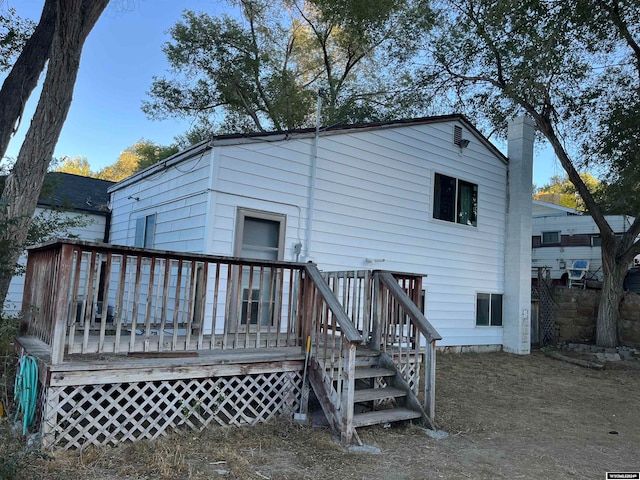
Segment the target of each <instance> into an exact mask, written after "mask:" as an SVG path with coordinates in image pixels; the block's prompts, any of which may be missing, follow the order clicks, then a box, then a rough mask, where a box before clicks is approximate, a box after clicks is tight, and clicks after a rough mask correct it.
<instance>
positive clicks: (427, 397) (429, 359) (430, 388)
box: [424, 340, 436, 422]
mask: <svg viewBox="0 0 640 480" xmlns="http://www.w3.org/2000/svg"><path fill="white" fill-rule="evenodd" d="M425 364H426V365H425V366H424V411H425V412H427V415H429V418H430V419H431V421H432V422H435V418H434V417H435V414H436V341H435V340H431V341H430V342H429V343H427V346H426V352H425Z"/></svg>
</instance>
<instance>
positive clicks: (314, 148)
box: [305, 88, 324, 262]
mask: <svg viewBox="0 0 640 480" xmlns="http://www.w3.org/2000/svg"><path fill="white" fill-rule="evenodd" d="M323 98H324V90H323V89H322V88H321V89H319V90H318V102H317V104H316V131H315V135H314V136H313V140H312V143H311V166H310V169H311V171H310V174H309V202H308V204H307V232H306V237H307V238H306V247H305V260H306V261H307V262H311V261H313V257H312V256H311V232H312V227H313V210H314V204H315V193H316V175H317V170H318V138H319V136H320V123H321V120H322V119H321V117H320V115H321V110H322V99H323Z"/></svg>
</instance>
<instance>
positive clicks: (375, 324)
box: [369, 272, 383, 351]
mask: <svg viewBox="0 0 640 480" xmlns="http://www.w3.org/2000/svg"><path fill="white" fill-rule="evenodd" d="M382 295H383V294H382V283H381V282H380V275H379V274H378V272H374V274H373V312H372V314H371V318H372V325H371V344H370V345H369V348H370V349H371V350H375V351H380V345H381V344H382V309H383V303H382V300H383V299H382Z"/></svg>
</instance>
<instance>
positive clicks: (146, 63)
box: [0, 0, 563, 186]
mask: <svg viewBox="0 0 640 480" xmlns="http://www.w3.org/2000/svg"><path fill="white" fill-rule="evenodd" d="M43 3H44V1H43V0H4V2H0V5H2V8H6V7H13V8H15V9H16V10H17V12H18V14H19V15H21V16H23V17H27V18H31V19H32V20H34V21H36V22H37V21H38V19H39V18H40V13H41V10H42V5H43ZM224 8H225V4H224V3H221V2H218V1H217V0H112V1H111V2H110V5H109V6H108V7H107V9H106V11H105V12H104V13H103V15H102V17H101V18H100V19H99V20H98V23H97V24H96V26H95V28H94V29H93V31H92V32H91V34H90V36H89V38H88V39H87V42H86V44H85V46H84V49H83V54H82V61H81V65H80V71H79V73H78V79H77V82H76V87H75V91H74V98H73V103H72V104H71V109H70V111H69V115H68V117H67V121H66V122H65V125H64V128H63V130H62V134H61V135H60V140H59V141H58V144H57V146H56V149H55V154H54V156H55V157H56V158H62V157H64V156H70V157H75V156H77V155H80V156H85V157H87V159H88V160H89V163H90V164H91V167H92V169H93V170H98V169H100V168H102V167H104V166H106V165H110V164H112V163H113V162H115V160H116V159H117V158H118V155H119V154H120V152H121V151H122V150H124V149H125V148H127V147H129V146H130V145H132V144H133V143H135V142H137V141H138V140H140V139H142V138H144V139H146V140H151V141H154V142H157V143H160V144H169V143H172V142H173V138H174V137H175V136H176V135H179V134H182V133H184V131H185V130H187V128H188V127H189V122H188V121H181V120H175V119H169V120H164V121H152V120H148V119H147V118H146V116H145V114H144V113H142V111H141V110H140V106H141V104H142V101H143V100H145V99H146V98H147V96H146V92H147V90H148V89H149V87H150V85H151V81H152V76H153V75H158V76H160V75H164V74H165V72H166V71H167V63H166V61H165V58H164V54H163V53H162V50H161V47H162V45H163V44H164V43H165V42H166V41H167V40H168V39H169V36H168V34H167V33H166V32H167V30H168V29H169V28H170V27H171V26H172V25H173V24H174V23H175V22H176V21H177V20H178V18H179V17H180V14H181V13H182V11H183V10H184V9H191V10H195V11H205V12H207V13H209V14H219V13H222V12H223V11H224ZM1 79H2V78H1V77H0V80H1ZM38 96H39V90H38V91H35V92H34V94H33V95H32V97H31V100H30V102H29V104H28V105H27V110H26V111H25V120H24V121H23V122H22V124H21V126H20V129H19V131H18V134H17V135H16V136H15V137H14V139H13V140H12V142H11V144H10V145H9V149H8V151H7V156H9V157H12V158H15V157H16V156H17V155H18V151H19V149H20V144H21V143H22V138H23V137H24V134H25V132H26V130H27V128H28V126H29V121H30V118H31V115H32V113H33V111H34V110H35V105H36V103H37V98H38ZM535 157H536V158H535V162H534V183H535V184H536V185H538V186H541V185H543V184H544V183H546V182H547V180H548V179H549V178H550V177H551V176H552V175H554V174H563V171H562V169H561V167H560V166H559V164H558V162H557V161H556V160H555V159H554V156H553V154H552V153H551V152H550V150H549V149H548V148H544V147H542V146H538V147H537V148H536V155H535Z"/></svg>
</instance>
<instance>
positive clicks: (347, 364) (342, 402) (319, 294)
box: [304, 265, 363, 444]
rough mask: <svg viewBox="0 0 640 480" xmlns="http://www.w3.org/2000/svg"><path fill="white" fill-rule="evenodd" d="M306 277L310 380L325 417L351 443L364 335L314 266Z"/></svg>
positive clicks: (305, 299) (305, 309) (308, 268)
mask: <svg viewBox="0 0 640 480" xmlns="http://www.w3.org/2000/svg"><path fill="white" fill-rule="evenodd" d="M306 279H308V281H307V282H305V288H304V290H305V291H304V302H305V304H304V311H305V312H307V314H308V315H310V316H311V317H310V320H311V321H310V324H311V331H309V332H306V335H310V336H311V337H312V340H313V342H312V351H311V353H312V358H313V362H312V365H311V368H310V371H309V379H310V381H311V384H312V385H313V386H314V391H315V392H316V394H318V396H319V398H318V400H319V401H320V404H321V405H322V407H323V410H324V413H325V416H326V417H327V419H328V421H329V422H330V424H331V426H332V427H333V429H334V430H335V431H338V432H340V435H341V439H342V441H343V442H345V443H347V444H348V443H350V442H351V439H352V437H353V435H354V434H355V429H354V427H353V398H354V392H355V367H356V348H357V346H358V345H360V344H361V343H362V341H363V338H362V335H360V333H359V332H358V330H357V329H356V328H355V326H354V324H353V323H352V322H351V320H350V319H349V317H348V316H347V314H346V313H345V311H344V309H343V307H342V305H341V304H340V302H339V301H338V299H337V298H336V296H335V295H334V294H333V292H332V291H331V289H330V287H329V284H328V283H326V281H325V280H324V278H323V276H322V274H321V273H320V272H319V271H318V269H317V268H316V267H315V266H314V265H308V266H307V268H306ZM324 395H326V397H324Z"/></svg>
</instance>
